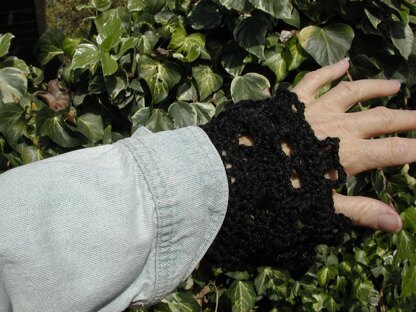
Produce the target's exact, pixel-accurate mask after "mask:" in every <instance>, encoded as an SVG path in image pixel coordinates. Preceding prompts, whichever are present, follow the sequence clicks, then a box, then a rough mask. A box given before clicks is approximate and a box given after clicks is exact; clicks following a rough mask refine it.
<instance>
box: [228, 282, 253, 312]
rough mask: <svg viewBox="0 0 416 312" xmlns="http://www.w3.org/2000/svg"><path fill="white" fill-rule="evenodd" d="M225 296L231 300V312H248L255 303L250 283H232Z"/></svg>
mask: <svg viewBox="0 0 416 312" xmlns="http://www.w3.org/2000/svg"><path fill="white" fill-rule="evenodd" d="M227 296H228V298H230V300H231V305H232V311H233V312H250V311H251V309H252V308H253V307H254V304H255V303H256V293H255V291H254V287H253V283H252V282H247V281H237V280H235V281H233V282H232V283H231V285H230V287H229V288H228V292H227Z"/></svg>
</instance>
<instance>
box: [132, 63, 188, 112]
mask: <svg viewBox="0 0 416 312" xmlns="http://www.w3.org/2000/svg"><path fill="white" fill-rule="evenodd" d="M138 71H139V75H140V78H142V79H144V80H145V81H146V82H147V84H148V86H149V88H150V91H151V93H152V102H153V103H154V104H157V103H159V102H161V101H163V100H164V99H165V98H166V97H167V96H168V93H169V91H170V90H171V89H172V88H173V87H174V86H175V85H176V84H177V83H178V82H179V81H180V79H181V75H180V73H179V71H178V69H177V66H176V65H175V64H174V63H171V62H163V63H160V62H158V61H156V60H153V59H152V58H150V57H148V56H146V55H142V56H141V57H140V59H139V62H138Z"/></svg>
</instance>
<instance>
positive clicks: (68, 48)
mask: <svg viewBox="0 0 416 312" xmlns="http://www.w3.org/2000/svg"><path fill="white" fill-rule="evenodd" d="M80 42H81V39H79V38H75V39H73V38H65V39H64V41H63V42H62V50H63V51H64V53H65V54H66V55H68V56H70V57H72V56H73V55H74V53H75V50H76V49H77V47H78V45H79V43H80Z"/></svg>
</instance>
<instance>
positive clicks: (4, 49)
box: [0, 33, 14, 57]
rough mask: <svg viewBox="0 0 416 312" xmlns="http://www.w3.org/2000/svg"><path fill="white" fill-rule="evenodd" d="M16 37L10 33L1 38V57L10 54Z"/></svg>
mask: <svg viewBox="0 0 416 312" xmlns="http://www.w3.org/2000/svg"><path fill="white" fill-rule="evenodd" d="M13 38H14V36H13V35H12V34H10V33H7V34H3V35H1V36H0V57H3V56H5V55H6V54H7V53H9V49H10V43H11V41H12V39H13Z"/></svg>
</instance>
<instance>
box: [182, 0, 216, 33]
mask: <svg viewBox="0 0 416 312" xmlns="http://www.w3.org/2000/svg"><path fill="white" fill-rule="evenodd" d="M188 18H189V20H190V22H191V26H192V27H193V28H194V29H197V30H199V29H214V28H217V27H218V26H219V25H220V24H221V18H222V14H221V11H220V9H219V7H218V5H217V4H215V3H214V2H212V1H210V0H202V1H200V2H198V4H197V5H196V6H195V7H194V8H193V9H192V11H191V12H190V13H189V15H188Z"/></svg>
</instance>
